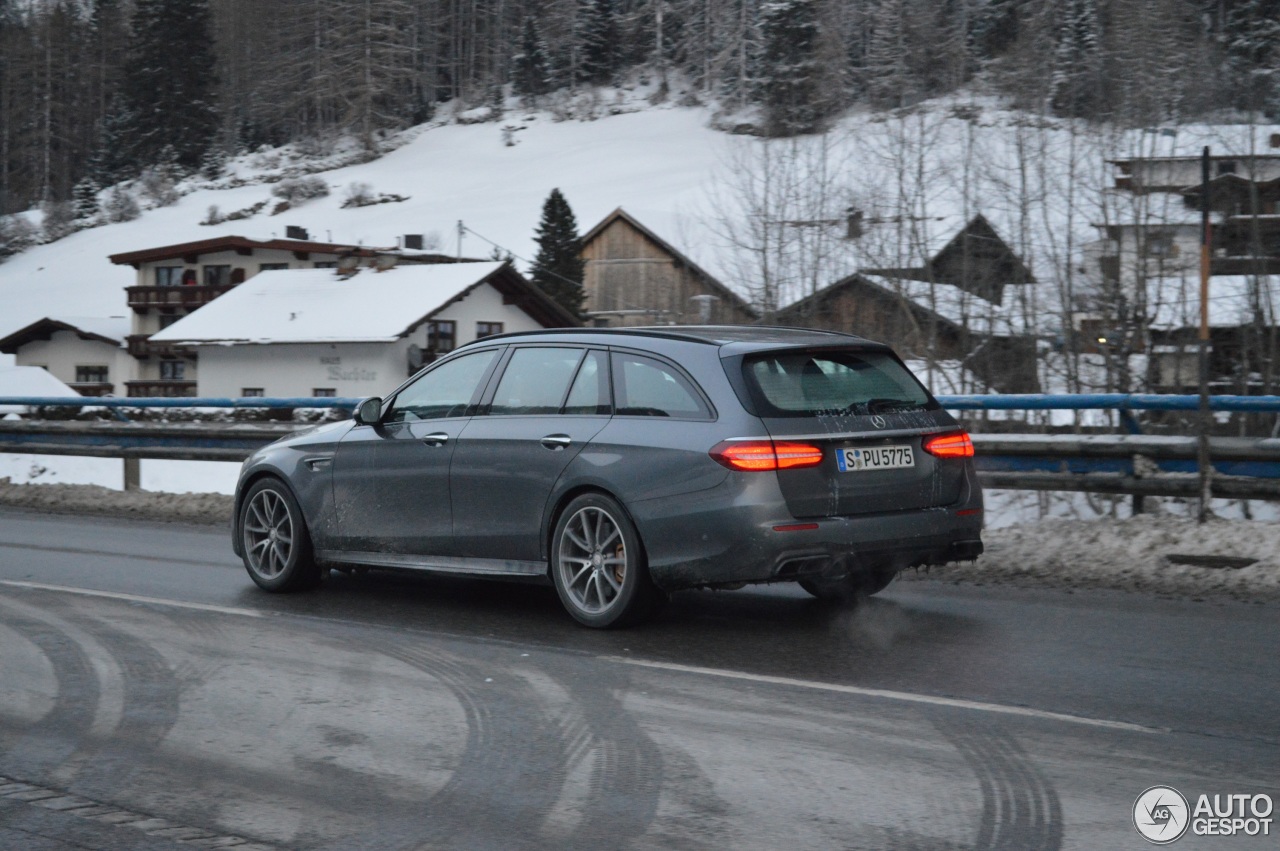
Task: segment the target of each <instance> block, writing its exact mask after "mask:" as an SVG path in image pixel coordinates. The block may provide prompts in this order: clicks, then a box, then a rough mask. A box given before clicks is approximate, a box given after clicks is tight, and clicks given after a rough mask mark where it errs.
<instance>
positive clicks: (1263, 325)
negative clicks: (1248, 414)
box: [1147, 275, 1280, 395]
mask: <svg viewBox="0 0 1280 851" xmlns="http://www.w3.org/2000/svg"><path fill="white" fill-rule="evenodd" d="M1151 285H1152V291H1153V292H1154V293H1158V294H1159V298H1158V300H1157V301H1156V302H1155V303H1154V304H1152V306H1151V317H1150V324H1149V327H1148V334H1149V336H1150V341H1151V345H1150V350H1149V352H1148V358H1147V363H1148V376H1147V378H1148V383H1149V385H1150V387H1151V388H1152V391H1153V392H1156V393H1194V392H1197V390H1198V388H1199V384H1200V371H1199V347H1200V340H1199V338H1200V280H1199V277H1198V276H1197V277H1180V278H1170V279H1161V280H1156V281H1152V282H1151ZM1208 305H1209V382H1210V392H1212V393H1239V394H1244V395H1250V394H1267V395H1270V394H1273V393H1276V392H1278V391H1280V371H1278V370H1280V357H1277V354H1278V351H1277V350H1278V349H1280V278H1277V279H1275V280H1270V279H1268V277H1267V276H1256V275H1213V276H1211V277H1210V278H1209V301H1208Z"/></svg>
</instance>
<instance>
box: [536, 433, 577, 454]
mask: <svg viewBox="0 0 1280 851" xmlns="http://www.w3.org/2000/svg"><path fill="white" fill-rule="evenodd" d="M541 443H542V445H543V446H545V447H546V448H548V449H550V450H551V451H553V452H559V451H560V450H561V449H564V448H565V447H566V446H568V445H569V444H570V443H573V441H572V440H571V439H570V438H569V435H567V434H549V435H547V436H546V437H544V438H542V441H541Z"/></svg>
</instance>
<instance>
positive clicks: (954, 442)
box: [924, 431, 973, 458]
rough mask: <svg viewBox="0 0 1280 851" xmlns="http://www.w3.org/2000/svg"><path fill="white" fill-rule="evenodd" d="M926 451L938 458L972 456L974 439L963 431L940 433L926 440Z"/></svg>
mask: <svg viewBox="0 0 1280 851" xmlns="http://www.w3.org/2000/svg"><path fill="white" fill-rule="evenodd" d="M924 451H925V452H928V453H929V454H930V455H933V456H935V457H937V458H972V457H973V441H972V440H970V439H969V435H968V434H966V433H965V432H963V431H961V432H955V433H953V434H940V435H938V436H937V437H930V438H928V439H927V440H925V442H924Z"/></svg>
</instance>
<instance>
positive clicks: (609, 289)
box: [582, 208, 758, 327]
mask: <svg viewBox="0 0 1280 851" xmlns="http://www.w3.org/2000/svg"><path fill="white" fill-rule="evenodd" d="M582 257H583V259H584V260H586V269H585V274H584V280H583V285H584V289H585V290H586V296H587V298H586V305H585V309H586V312H587V316H588V322H589V324H594V325H596V326H604V327H608V326H635V325H705V324H713V325H743V324H749V323H753V322H755V321H756V320H757V319H758V315H757V313H756V311H755V310H754V309H753V308H752V307H751V305H749V304H747V302H746V301H744V300H743V299H742V298H741V297H740V296H738V295H737V294H736V293H734V292H733V291H732V290H730V289H729V288H728V287H726V286H725V285H724V284H722V283H720V281H718V280H716V278H715V277H714V276H713V275H711V274H710V273H709V272H707V271H706V270H704V269H702V268H701V267H700V266H698V264H697V263H694V262H693V261H692V260H690V259H689V258H688V257H686V256H685V255H684V254H682V253H681V252H680V251H678V250H677V249H676V248H675V247H674V246H672V245H671V244H670V243H669V242H667V241H666V240H664V239H662V238H661V237H660V236H658V235H657V234H655V233H654V232H653V231H652V230H650V229H649V228H647V227H645V226H644V225H643V224H641V223H640V222H639V221H637V220H636V219H635V218H634V217H632V216H631V215H629V214H628V213H627V212H626V211H624V210H623V209H622V208H618V209H617V210H614V211H613V212H612V213H610V214H609V215H608V216H606V217H605V218H604V220H603V221H601V222H600V223H599V224H597V225H596V226H595V227H593V228H592V229H591V230H590V231H588V232H587V233H586V235H584V236H583V238H582Z"/></svg>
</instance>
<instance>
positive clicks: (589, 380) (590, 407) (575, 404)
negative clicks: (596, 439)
mask: <svg viewBox="0 0 1280 851" xmlns="http://www.w3.org/2000/svg"><path fill="white" fill-rule="evenodd" d="M608 364H609V362H608V356H607V355H606V354H605V353H604V352H600V351H592V352H587V356H586V358H585V359H584V360H583V361H582V366H580V367H578V375H577V377H575V378H574V379H573V387H571V388H570V389H569V398H568V399H566V400H565V403H564V413H566V414H578V415H583V414H608V413H609V406H610V403H609V369H608Z"/></svg>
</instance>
